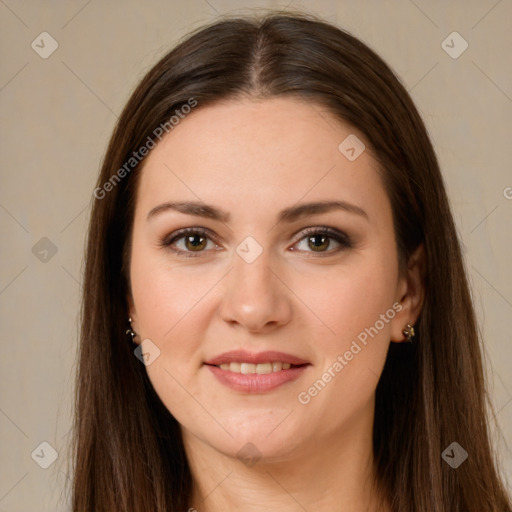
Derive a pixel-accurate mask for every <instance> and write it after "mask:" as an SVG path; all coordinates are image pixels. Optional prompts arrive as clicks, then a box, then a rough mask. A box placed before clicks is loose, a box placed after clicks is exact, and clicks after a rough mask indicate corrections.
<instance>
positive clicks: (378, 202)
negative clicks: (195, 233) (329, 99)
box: [137, 97, 387, 215]
mask: <svg viewBox="0 0 512 512" xmlns="http://www.w3.org/2000/svg"><path fill="white" fill-rule="evenodd" d="M354 137H357V139H355V138H354ZM347 138H348V139H347ZM346 140H348V141H349V142H350V144H349V146H354V144H353V143H354V142H355V143H356V144H357V141H358V140H359V141H360V142H361V143H364V144H365V145H366V149H365V150H364V151H363V152H362V153H361V154H360V156H358V157H357V158H356V159H355V160H353V161H351V160H350V159H349V158H347V154H346V153H344V150H345V149H346V148H345V146H346V145H347V144H344V141H346ZM340 144H341V151H340ZM368 146H369V145H368V144H367V143H366V142H365V141H364V137H363V136H362V135H361V134H360V133H359V132H358V131H357V130H355V129H354V128H353V127H351V126H350V125H348V124H347V123H344V122H342V121H341V120H339V119H337V118H336V117H335V116H334V115H333V114H331V113H330V112H328V111H327V110H326V109H325V108H323V107H322V106H320V105H318V104H315V103H310V102H306V101H305V100H303V99H300V98H295V97H293V98H291V97H288V98H283V97H279V98H271V99H264V100H249V99H244V100H236V101H224V102H219V103H215V104H213V105H208V106H204V107H201V105H200V104H199V105H198V107H196V109H195V110H194V111H193V112H192V113H190V114H189V115H188V116H186V117H185V118H184V119H182V120H181V121H180V123H179V124H178V125H177V126H176V127H175V128H174V129H173V130H172V131H171V132H170V133H169V134H168V135H167V136H166V137H165V138H164V139H163V140H162V142H160V143H159V144H157V145H156V147H155V148H154V149H153V150H152V151H151V153H150V154H149V155H148V157H147V158H146V161H145V163H144V166H143V169H142V175H141V177H140V182H139V187H138V189H139V190H138V200H137V208H139V207H141V205H142V206H143V207H144V208H145V209H147V208H149V207H151V206H155V205H156V204H157V203H158V202H164V201H169V200H177V199H179V198H183V197H186V198H188V199H193V200H203V201H204V202H208V203H216V204H219V201H222V203H223V204H224V205H226V207H225V209H231V208H233V209H236V208H239V209H245V210H246V211H247V213H249V212H252V215H254V214H255V213H257V212H258V211H261V210H262V208H274V209H280V207H282V206H283V203H287V204H288V203H296V202H298V201H300V200H301V198H304V200H306V199H307V200H310V201H312V200H317V199H319V200H325V199H344V200H351V202H355V203H359V204H366V205H369V203H371V205H369V208H370V209H371V208H372V205H373V206H374V207H375V208H377V209H378V208H382V207H386V204H385V203H386V199H387V198H386V197H385V192H384V188H383V186H382V184H381V180H380V178H379V175H378V171H377V163H376V161H375V160H374V159H373V158H372V156H371V154H370V148H369V147H368ZM361 148H362V146H359V147H357V146H356V147H355V150H356V151H360V150H361ZM348 155H349V156H351V153H348Z"/></svg>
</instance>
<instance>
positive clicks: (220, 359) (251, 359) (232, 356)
mask: <svg viewBox="0 0 512 512" xmlns="http://www.w3.org/2000/svg"><path fill="white" fill-rule="evenodd" d="M276 362H278V363H290V364H293V365H301V364H309V363H308V361H305V360H304V359H301V358H300V357H296V356H292V355H291V354H285V353H284V352H276V351H274V350H267V351H265V352H258V353H254V352H247V351H246V350H231V351H230V352H224V353H223V354H220V355H218V356H215V357H214V358H212V359H209V360H208V361H205V364H210V365H213V366H218V365H220V364H225V363H253V364H258V363H276Z"/></svg>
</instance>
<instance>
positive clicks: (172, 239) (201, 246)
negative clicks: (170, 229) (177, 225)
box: [160, 228, 216, 257]
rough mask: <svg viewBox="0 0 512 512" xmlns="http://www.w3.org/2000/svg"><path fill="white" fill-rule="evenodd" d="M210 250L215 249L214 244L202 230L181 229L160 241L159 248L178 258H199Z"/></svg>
mask: <svg viewBox="0 0 512 512" xmlns="http://www.w3.org/2000/svg"><path fill="white" fill-rule="evenodd" d="M208 242H210V244H211V246H212V247H210V249H215V247H216V244H215V243H214V242H213V241H212V239H211V237H210V235H209V233H208V232H207V231H205V230H203V229H199V228H196V229H181V230H179V231H176V232H175V233H172V234H171V235H169V236H167V237H165V238H163V239H162V240H160V246H162V247H165V248H168V249H170V250H172V251H173V252H175V253H176V254H177V255H178V256H184V257H187V256H191V257H193V256H201V254H202V253H205V252H209V251H208V249H207V248H208Z"/></svg>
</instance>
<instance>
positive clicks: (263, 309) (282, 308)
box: [220, 251, 292, 333]
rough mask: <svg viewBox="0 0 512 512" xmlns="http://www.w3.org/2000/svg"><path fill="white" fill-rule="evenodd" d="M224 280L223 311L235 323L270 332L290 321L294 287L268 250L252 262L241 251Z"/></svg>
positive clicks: (228, 319)
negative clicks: (287, 283)
mask: <svg viewBox="0 0 512 512" xmlns="http://www.w3.org/2000/svg"><path fill="white" fill-rule="evenodd" d="M233 258H234V259H233V267H232V270H231V272H229V273H228V275H227V276H226V279H225V280H223V281H224V283H223V284H224V287H225V288H224V294H223V299H222V306H221V308H220V313H221V317H222V319H223V320H224V321H225V322H227V323H229V324H231V325H232V326H240V327H243V328H245V329H246V330H247V331H249V332H251V333H268V332H271V331H273V330H274V329H277V328H279V327H282V326H284V325H286V324H287V323H289V322H290V320H291V318H292V304H291V295H292V293H291V291H290V290H289V289H288V288H287V286H286V285H285V284H284V283H283V281H284V279H283V278H282V277H281V276H279V272H278V270H277V269H275V268H272V267H271V261H270V255H268V254H267V253H266V252H265V251H263V253H262V254H261V255H260V256H259V257H258V258H257V259H256V260H255V261H253V262H252V263H247V262H246V261H245V260H244V259H243V258H241V257H240V256H239V255H238V254H234V256H233Z"/></svg>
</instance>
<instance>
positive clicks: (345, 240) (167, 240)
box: [159, 226, 353, 258]
mask: <svg viewBox="0 0 512 512" xmlns="http://www.w3.org/2000/svg"><path fill="white" fill-rule="evenodd" d="M301 234H302V237H301V238H299V239H298V240H297V241H296V242H295V243H294V245H296V244H297V243H299V242H301V241H302V240H304V239H305V238H308V237H311V236H322V235H323V236H327V237H328V238H329V239H333V240H335V241H336V242H338V243H339V244H340V246H339V247H337V248H335V249H332V250H329V251H324V252H322V251H319V252H315V251H305V252H312V253H313V254H315V255H318V256H319V257H323V256H325V255H327V256H330V255H332V254H333V253H337V252H339V251H340V250H343V249H349V248H351V247H353V244H352V241H351V240H350V238H349V237H348V236H347V235H346V234H345V233H343V232H341V231H338V230H337V229H334V228H330V227H328V226H319V227H313V228H306V229H305V230H304V231H302V233H301ZM191 235H200V236H204V237H206V238H208V239H212V241H213V242H215V240H213V237H212V236H211V233H210V232H209V231H208V230H206V229H204V228H184V229H180V230H178V231H175V232H174V233H171V234H170V235H168V236H166V237H164V238H162V239H161V240H160V241H159V246H160V247H164V248H168V249H170V250H171V251H172V252H174V253H176V254H177V255H178V256H180V257H185V258H197V257H199V256H201V255H203V254H204V253H205V252H207V251H204V250H203V251H196V252H194V251H183V250H181V249H173V248H172V247H171V246H172V244H174V243H175V242H177V241H178V240H181V239H183V238H186V237H187V236H191ZM314 257H316V256H314Z"/></svg>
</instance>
